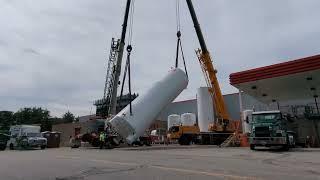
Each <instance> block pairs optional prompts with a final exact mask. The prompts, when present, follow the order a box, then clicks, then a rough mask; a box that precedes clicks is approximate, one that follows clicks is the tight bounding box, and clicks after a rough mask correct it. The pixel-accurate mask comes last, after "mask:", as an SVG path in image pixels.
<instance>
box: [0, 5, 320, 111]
mask: <svg viewBox="0 0 320 180" xmlns="http://www.w3.org/2000/svg"><path fill="white" fill-rule="evenodd" d="M125 3H126V1H125V0H0V27H1V28H0V83H1V86H0V87H1V88H0V110H12V111H16V110H17V109H19V108H21V107H25V106H41V107H44V108H47V109H48V110H50V111H51V115H53V116H61V114H63V113H64V112H66V111H67V110H70V111H71V112H73V113H74V114H76V115H86V114H89V113H90V112H91V113H94V112H95V108H94V106H93V105H92V103H93V101H94V100H95V99H98V98H101V97H102V95H103V88H104V77H105V71H106V63H107V61H106V60H107V57H108V51H109V44H110V41H111V38H112V37H117V38H119V37H120V33H121V24H122V21H123V13H124V8H125ZM194 5H195V9H196V11H197V13H198V18H199V21H200V24H201V25H202V30H203V32H204V36H205V39H206V41H207V45H208V48H209V50H210V52H211V55H212V57H213V60H214V64H215V67H216V68H217V69H218V78H219V81H220V83H221V87H222V91H223V93H224V94H226V93H234V92H237V90H236V89H235V88H233V87H232V86H231V85H229V74H230V73H233V72H237V71H242V70H246V69H250V68H254V67H259V66H264V65H269V64H274V63H279V62H284V61H288V60H291V59H296V58H301V57H306V56H311V55H315V54H320V46H319V42H320V20H319V18H320V11H319V7H320V1H318V0H303V1H301V0H282V1H279V0H268V1H262V0H260V1H257V0H241V1H231V0H197V1H196V0H194ZM181 23H182V40H183V45H184V51H185V55H186V61H187V66H188V71H189V77H190V82H189V86H188V88H187V89H186V90H185V91H184V92H183V93H182V94H181V95H180V96H179V97H178V99H177V100H184V99H190V98H195V97H196V89H197V88H198V87H199V86H205V81H204V78H203V75H202V72H201V69H200V66H199V63H198V60H197V59H196V56H195V54H194V49H196V48H198V47H199V43H198V41H197V38H196V35H195V32H194V29H193V25H192V22H191V18H190V15H189V12H188V10H187V7H186V3H185V1H184V0H182V4H181ZM175 34H176V21H175V0H136V2H135V14H134V27H133V47H134V50H133V52H132V53H133V55H132V76H133V77H132V83H133V85H132V86H133V91H134V92H138V93H143V92H145V91H146V90H147V89H148V87H150V85H151V84H152V83H153V82H154V81H155V80H158V79H160V78H161V77H162V76H164V74H166V72H167V71H168V70H169V69H170V68H171V67H172V66H174V58H175V43H176V36H175Z"/></svg>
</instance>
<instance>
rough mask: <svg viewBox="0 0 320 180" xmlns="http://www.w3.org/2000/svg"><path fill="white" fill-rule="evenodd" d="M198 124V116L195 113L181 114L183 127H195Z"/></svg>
mask: <svg viewBox="0 0 320 180" xmlns="http://www.w3.org/2000/svg"><path fill="white" fill-rule="evenodd" d="M196 123H197V120H196V115H195V114H193V113H184V114H181V124H182V125H183V126H194V125H195V124H196Z"/></svg>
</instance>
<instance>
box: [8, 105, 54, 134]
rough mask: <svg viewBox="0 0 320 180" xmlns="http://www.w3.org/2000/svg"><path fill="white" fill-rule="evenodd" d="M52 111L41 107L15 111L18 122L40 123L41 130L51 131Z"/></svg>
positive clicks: (16, 121)
mask: <svg viewBox="0 0 320 180" xmlns="http://www.w3.org/2000/svg"><path fill="white" fill-rule="evenodd" d="M49 118H50V112H49V111H48V110H47V109H42V108H41V107H32V108H29V107H28V108H23V109H20V110H19V111H17V112H16V113H14V119H15V123H16V124H40V125H41V131H51V128H52V122H51V120H50V119H49Z"/></svg>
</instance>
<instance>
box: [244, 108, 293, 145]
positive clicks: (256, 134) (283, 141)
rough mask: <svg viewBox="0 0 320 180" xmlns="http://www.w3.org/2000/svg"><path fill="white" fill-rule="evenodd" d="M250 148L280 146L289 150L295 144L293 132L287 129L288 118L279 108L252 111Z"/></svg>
mask: <svg viewBox="0 0 320 180" xmlns="http://www.w3.org/2000/svg"><path fill="white" fill-rule="evenodd" d="M251 127H252V129H251V134H250V138H249V143H250V149H251V150H254V149H255V147H256V146H265V147H271V146H280V147H282V148H283V149H284V150H289V147H290V146H293V145H294V138H293V135H292V133H289V131H288V129H287V120H286V118H284V116H283V115H282V113H281V112H280V111H279V110H276V111H259V112H253V113H252V121H251Z"/></svg>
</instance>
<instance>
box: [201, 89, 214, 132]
mask: <svg viewBox="0 0 320 180" xmlns="http://www.w3.org/2000/svg"><path fill="white" fill-rule="evenodd" d="M197 108H198V125H199V129H200V132H208V131H209V130H208V128H209V124H210V123H213V122H214V111H213V101H212V97H211V95H210V93H209V89H208V87H200V88H198V91H197Z"/></svg>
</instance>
